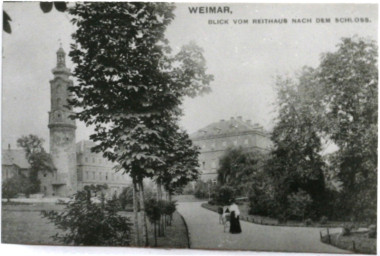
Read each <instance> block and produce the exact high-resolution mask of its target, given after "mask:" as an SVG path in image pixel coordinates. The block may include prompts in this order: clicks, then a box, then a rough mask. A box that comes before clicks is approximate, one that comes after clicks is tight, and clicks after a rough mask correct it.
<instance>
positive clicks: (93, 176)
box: [92, 172, 95, 180]
mask: <svg viewBox="0 0 380 256" xmlns="http://www.w3.org/2000/svg"><path fill="white" fill-rule="evenodd" d="M92 179H94V180H95V172H92Z"/></svg>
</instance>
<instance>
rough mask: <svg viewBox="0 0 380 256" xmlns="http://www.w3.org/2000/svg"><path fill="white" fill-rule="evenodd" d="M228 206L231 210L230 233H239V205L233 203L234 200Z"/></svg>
mask: <svg viewBox="0 0 380 256" xmlns="http://www.w3.org/2000/svg"><path fill="white" fill-rule="evenodd" d="M229 208H230V212H231V217H230V224H231V225H230V233H231V234H238V233H241V226H240V221H239V217H240V211H239V207H238V206H237V205H236V204H235V202H232V204H231V205H230V207H229Z"/></svg>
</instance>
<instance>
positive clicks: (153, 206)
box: [145, 198, 163, 223]
mask: <svg viewBox="0 0 380 256" xmlns="http://www.w3.org/2000/svg"><path fill="white" fill-rule="evenodd" d="M162 206H163V202H161V201H157V200H156V199H154V198H150V199H148V200H146V201H145V212H146V216H147V217H148V219H149V221H150V222H151V223H156V222H157V221H159V220H160V218H161V214H162V208H163V207H162Z"/></svg>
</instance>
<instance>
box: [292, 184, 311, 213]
mask: <svg viewBox="0 0 380 256" xmlns="http://www.w3.org/2000/svg"><path fill="white" fill-rule="evenodd" d="M287 199H288V204H289V206H288V207H289V208H288V211H289V215H290V216H291V217H293V218H295V219H302V220H304V219H305V217H306V213H307V210H308V207H309V206H310V205H311V203H312V202H313V201H312V199H311V197H310V195H309V194H308V193H306V192H305V191H303V190H301V189H300V190H299V191H298V192H297V193H292V194H290V195H289V196H288V197H287Z"/></svg>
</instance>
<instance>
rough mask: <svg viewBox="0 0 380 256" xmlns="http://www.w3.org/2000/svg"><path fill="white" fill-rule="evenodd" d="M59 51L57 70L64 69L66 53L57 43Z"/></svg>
mask: <svg viewBox="0 0 380 256" xmlns="http://www.w3.org/2000/svg"><path fill="white" fill-rule="evenodd" d="M59 44H60V46H59V49H58V51H57V68H65V67H66V61H65V56H66V53H65V51H64V50H63V48H62V43H61V42H60V43H59Z"/></svg>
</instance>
